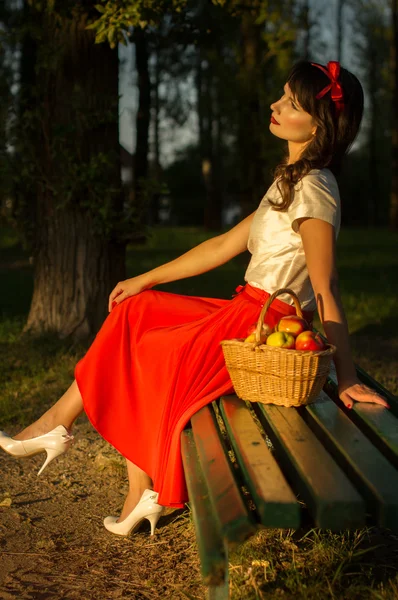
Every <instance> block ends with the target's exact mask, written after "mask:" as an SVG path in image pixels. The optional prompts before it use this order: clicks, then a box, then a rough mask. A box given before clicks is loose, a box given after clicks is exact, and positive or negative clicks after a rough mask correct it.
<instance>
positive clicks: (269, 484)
mask: <svg viewBox="0 0 398 600" xmlns="http://www.w3.org/2000/svg"><path fill="white" fill-rule="evenodd" d="M220 410H221V414H222V416H223V418H224V422H225V426H226V429H227V432H228V435H229V437H230V440H231V444H232V446H233V449H234V452H235V455H236V458H237V460H238V463H239V466H240V468H241V470H242V472H243V475H244V478H245V483H246V485H247V488H248V489H249V491H250V493H251V495H252V498H253V500H254V502H255V504H256V508H257V510H258V513H259V516H260V519H261V522H262V524H263V525H264V526H266V527H283V528H290V527H291V528H294V529H297V528H298V527H299V526H300V508H299V505H298V503H297V499H296V497H295V495H294V494H293V492H292V490H291V489H290V487H289V485H288V483H287V481H286V479H285V477H284V475H283V473H282V471H281V469H280V467H279V466H278V464H277V462H276V460H275V458H274V457H273V456H272V454H271V452H270V450H269V449H268V447H267V444H266V443H265V441H264V439H263V437H262V436H261V433H260V431H259V429H258V427H257V425H256V424H255V422H254V420H253V417H252V416H251V414H250V412H249V410H248V408H247V406H246V404H245V403H244V401H243V400H240V399H239V398H238V397H237V396H224V397H222V398H221V400H220Z"/></svg>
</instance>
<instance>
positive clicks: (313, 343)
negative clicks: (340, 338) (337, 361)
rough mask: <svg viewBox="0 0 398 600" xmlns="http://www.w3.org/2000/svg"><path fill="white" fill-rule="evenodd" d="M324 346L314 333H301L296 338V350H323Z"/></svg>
mask: <svg viewBox="0 0 398 600" xmlns="http://www.w3.org/2000/svg"><path fill="white" fill-rule="evenodd" d="M325 349H326V346H325V344H324V342H323V340H322V338H321V336H320V335H319V333H315V331H303V333H300V335H298V336H297V337H296V350H325Z"/></svg>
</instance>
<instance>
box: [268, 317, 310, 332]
mask: <svg viewBox="0 0 398 600" xmlns="http://www.w3.org/2000/svg"><path fill="white" fill-rule="evenodd" d="M307 330H309V326H308V323H307V321H306V320H305V319H303V318H302V317H299V316H298V315H287V316H286V317H282V318H281V320H280V321H279V323H278V324H277V326H276V331H284V332H285V333H291V334H292V335H293V336H294V337H297V336H298V335H300V333H303V331H307Z"/></svg>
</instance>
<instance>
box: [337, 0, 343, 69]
mask: <svg viewBox="0 0 398 600" xmlns="http://www.w3.org/2000/svg"><path fill="white" fill-rule="evenodd" d="M344 5H345V0H337V28H336V29H337V36H336V39H337V60H338V61H339V62H341V60H342V56H343V33H344V30H343V28H344V25H343V24H344V19H343V13H344Z"/></svg>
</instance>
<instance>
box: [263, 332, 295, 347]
mask: <svg viewBox="0 0 398 600" xmlns="http://www.w3.org/2000/svg"><path fill="white" fill-rule="evenodd" d="M294 341H295V340H294V336H293V335H292V334H291V333H286V332H284V331H274V333H271V335H269V336H268V337H267V346H276V347H278V348H294Z"/></svg>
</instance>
